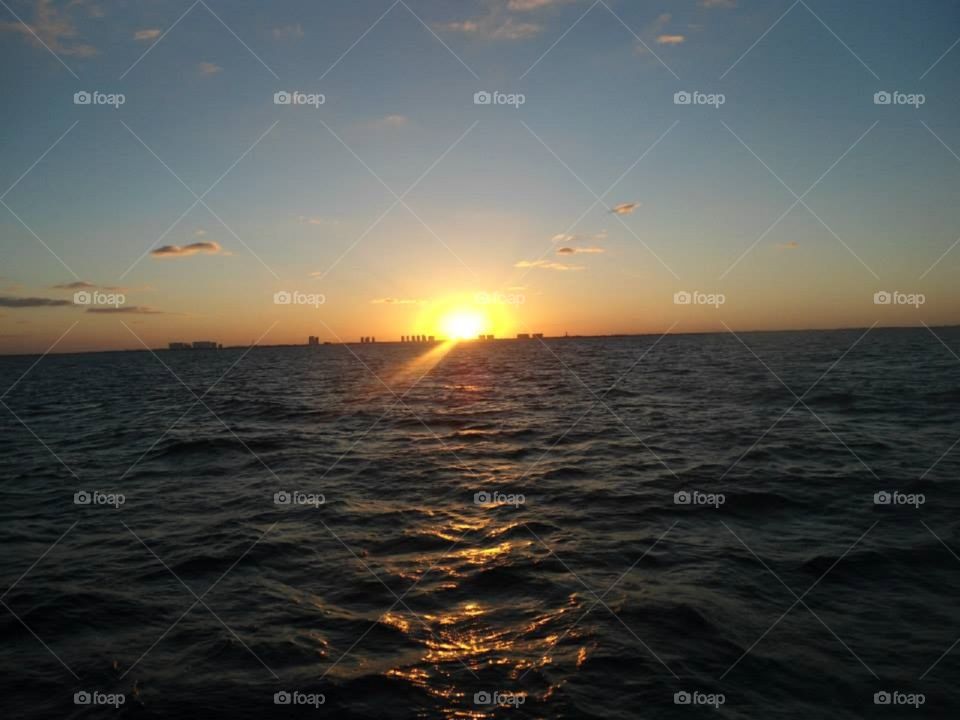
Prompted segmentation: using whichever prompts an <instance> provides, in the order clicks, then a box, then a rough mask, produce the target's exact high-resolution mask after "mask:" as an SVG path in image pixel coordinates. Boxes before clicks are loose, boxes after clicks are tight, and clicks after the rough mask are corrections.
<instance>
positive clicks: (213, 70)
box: [197, 62, 223, 77]
mask: <svg viewBox="0 0 960 720" xmlns="http://www.w3.org/2000/svg"><path fill="white" fill-rule="evenodd" d="M197 70H199V71H200V74H201V75H204V76H207V77H209V76H211V75H216V74H217V73H219V72H222V71H223V68H222V67H220V66H219V65H215V64H213V63H211V62H202V63H200V64H199V65H197Z"/></svg>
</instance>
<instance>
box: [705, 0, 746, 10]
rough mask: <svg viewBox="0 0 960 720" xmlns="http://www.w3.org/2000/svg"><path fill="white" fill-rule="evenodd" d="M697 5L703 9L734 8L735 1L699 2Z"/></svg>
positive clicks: (715, 0)
mask: <svg viewBox="0 0 960 720" xmlns="http://www.w3.org/2000/svg"><path fill="white" fill-rule="evenodd" d="M699 5H700V7H705V8H735V7H736V6H737V0H700V3H699Z"/></svg>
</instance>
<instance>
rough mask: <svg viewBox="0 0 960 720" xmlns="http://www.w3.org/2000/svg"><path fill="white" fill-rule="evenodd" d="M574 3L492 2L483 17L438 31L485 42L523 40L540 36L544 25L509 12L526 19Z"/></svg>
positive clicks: (443, 25) (556, 0)
mask: <svg viewBox="0 0 960 720" xmlns="http://www.w3.org/2000/svg"><path fill="white" fill-rule="evenodd" d="M574 1H575V0H506V2H503V0H492V1H491V2H490V3H489V5H490V9H489V11H488V12H487V14H486V15H482V16H478V17H472V18H468V19H466V20H455V21H453V22H447V23H440V24H437V25H435V26H434V27H435V28H436V29H437V30H440V31H446V32H457V33H462V34H464V35H470V36H473V37H477V38H481V39H484V40H525V39H527V38H531V37H534V36H536V35H539V34H540V32H541V31H542V30H543V25H542V24H540V23H538V22H533V21H531V20H529V19H518V18H516V17H514V16H513V15H512V14H511V13H518V14H520V15H522V16H524V18H529V17H530V15H532V14H534V12H535V11H537V10H543V9H545V8H549V7H553V6H557V5H565V4H567V3H569V2H574Z"/></svg>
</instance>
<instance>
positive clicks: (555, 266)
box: [514, 260, 583, 272]
mask: <svg viewBox="0 0 960 720" xmlns="http://www.w3.org/2000/svg"><path fill="white" fill-rule="evenodd" d="M514 267H518V268H542V269H543V270H559V271H560V272H566V271H568V270H583V267H581V266H579V265H565V264H564V263H558V262H551V261H549V260H521V261H520V262H518V263H517V264H516V265H514Z"/></svg>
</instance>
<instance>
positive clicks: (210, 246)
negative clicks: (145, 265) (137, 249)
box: [150, 241, 224, 258]
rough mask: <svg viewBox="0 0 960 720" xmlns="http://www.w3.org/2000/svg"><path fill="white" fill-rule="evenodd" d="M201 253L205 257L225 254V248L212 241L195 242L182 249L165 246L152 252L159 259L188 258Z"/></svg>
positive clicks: (176, 246)
mask: <svg viewBox="0 0 960 720" xmlns="http://www.w3.org/2000/svg"><path fill="white" fill-rule="evenodd" d="M199 253H202V254H204V255H221V254H224V252H223V248H222V247H220V243H216V242H212V241H211V242H195V243H190V244H189V245H184V246H182V247H181V246H180V245H164V246H163V247H158V248H156V249H155V250H151V251H150V254H151V255H153V256H154V257H158V258H167V257H187V256H189V255H197V254H199Z"/></svg>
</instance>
